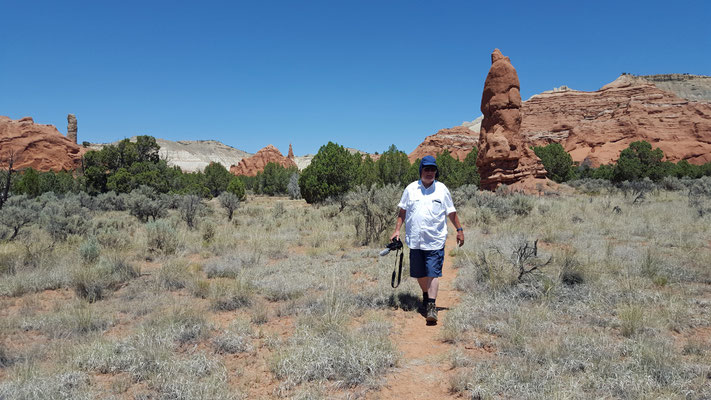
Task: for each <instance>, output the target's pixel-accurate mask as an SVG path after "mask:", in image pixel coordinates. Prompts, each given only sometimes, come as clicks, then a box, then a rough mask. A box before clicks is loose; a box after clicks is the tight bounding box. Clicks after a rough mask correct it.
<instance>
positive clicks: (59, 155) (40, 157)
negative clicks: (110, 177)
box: [0, 116, 86, 171]
mask: <svg viewBox="0 0 711 400" xmlns="http://www.w3.org/2000/svg"><path fill="white" fill-rule="evenodd" d="M85 151H86V150H85V149H83V148H82V147H80V146H77V144H76V143H73V142H72V141H71V140H69V139H68V138H67V137H65V136H64V135H62V134H61V133H60V132H59V131H58V130H57V128H56V127H54V126H53V125H41V124H35V123H34V120H33V119H32V118H31V117H24V118H22V119H19V120H13V119H10V118H8V117H3V116H0V160H1V161H3V162H2V164H0V168H2V167H6V166H7V165H6V164H5V160H6V159H7V157H8V156H9V155H10V153H13V154H14V157H15V165H14V168H15V169H17V170H21V169H23V168H28V167H32V168H34V169H36V170H38V171H50V170H52V171H62V170H67V171H71V170H74V169H76V168H77V167H79V166H80V165H81V157H82V155H83V154H84V152H85Z"/></svg>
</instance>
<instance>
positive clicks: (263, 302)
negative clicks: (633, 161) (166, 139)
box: [0, 178, 711, 400]
mask: <svg viewBox="0 0 711 400" xmlns="http://www.w3.org/2000/svg"><path fill="white" fill-rule="evenodd" d="M694 184H696V185H707V186H708V187H711V181H710V180H708V178H704V179H701V180H697V181H679V180H674V181H672V180H666V181H665V184H660V185H656V186H654V185H653V187H641V186H634V187H633V186H630V187H623V188H614V187H612V186H610V185H609V184H602V183H600V182H586V183H584V184H580V185H577V186H576V187H575V188H573V187H568V186H564V185H563V186H561V187H560V188H558V189H556V190H551V191H550V192H541V193H540V194H539V195H537V196H529V195H523V194H516V193H506V191H505V190H503V191H499V192H497V193H490V192H482V191H478V190H477V189H476V188H475V187H467V186H465V187H462V188H459V189H457V190H455V191H453V195H454V199H455V206H456V207H457V209H458V213H459V216H460V219H461V221H462V224H463V226H464V229H465V235H466V243H465V245H464V246H463V247H461V248H456V247H455V244H454V240H453V238H454V229H453V227H452V226H451V225H450V237H449V239H448V242H447V247H446V254H447V255H446V260H445V266H444V277H443V279H442V284H441V292H440V296H439V298H438V301H437V305H438V306H439V307H440V312H439V315H440V320H439V324H438V325H436V326H426V325H425V320H424V318H423V317H422V316H421V315H420V314H419V312H418V310H417V308H418V304H419V301H420V296H421V292H420V290H419V287H418V286H417V284H416V282H414V280H413V279H408V278H406V276H407V275H408V270H407V269H408V268H407V261H406V262H405V268H404V271H403V275H404V277H403V282H402V284H401V285H400V287H398V288H397V289H392V288H391V287H390V274H391V272H392V269H393V264H394V262H395V256H394V255H393V254H389V255H387V256H384V257H379V256H378V252H379V251H380V250H381V249H382V248H383V247H384V245H385V243H386V242H387V239H388V236H389V235H390V233H391V232H392V229H393V227H394V220H395V214H394V213H390V214H387V213H386V214H385V216H383V217H382V218H381V219H379V220H378V219H377V218H376V219H371V220H370V222H368V221H366V219H364V214H363V213H362V210H363V208H359V207H358V206H355V205H354V204H355V202H356V200H358V199H355V200H354V199H353V198H350V199H348V198H346V199H343V200H341V201H334V202H331V203H329V204H325V205H321V206H312V205H307V204H306V203H305V202H304V201H303V200H290V199H288V198H282V197H256V196H250V197H248V198H247V200H246V201H244V202H242V203H241V204H240V206H239V208H237V209H236V210H235V211H234V216H233V218H232V220H228V218H227V216H226V214H225V211H224V209H223V208H222V207H221V205H220V203H219V202H218V201H217V199H213V200H211V201H209V202H204V204H203V203H201V204H200V205H199V206H198V207H196V211H195V219H194V221H192V222H191V224H192V225H193V227H192V228H191V227H190V226H189V224H188V223H186V220H187V219H186V216H187V214H186V208H185V207H184V205H185V204H186V203H185V201H183V200H184V199H181V198H178V199H174V204H173V205H172V206H171V207H170V208H171V209H170V210H169V211H168V213H167V215H166V216H165V217H163V218H158V219H157V220H155V221H154V220H152V219H148V221H147V222H144V221H142V220H141V219H139V218H137V217H136V216H134V215H131V214H130V213H129V211H127V210H121V209H122V207H121V205H120V202H121V199H120V198H118V197H116V198H112V199H110V198H109V197H108V196H104V197H101V198H94V199H87V198H86V196H77V195H69V196H67V197H66V198H64V199H56V198H51V197H50V196H48V195H43V196H40V197H39V198H38V199H36V200H27V202H34V203H32V205H29V204H30V203H27V204H25V205H24V206H23V207H26V208H28V209H33V210H36V211H37V212H39V210H40V209H42V208H43V207H58V208H57V209H56V210H55V212H54V213H53V215H60V216H62V218H64V219H61V218H54V219H52V218H50V219H39V220H38V221H39V222H37V223H35V224H28V225H26V226H23V227H21V229H19V231H18V233H17V235H16V236H15V237H14V238H13V239H12V240H5V241H4V242H2V243H0V399H3V400H5V399H7V400H10V399H93V398H102V399H281V398H288V399H332V398H333V399H358V398H362V399H403V398H408V399H433V398H437V399H441V398H453V399H455V398H456V399H460V398H463V399H499V398H502V399H521V398H528V399H551V398H555V399H589V398H610V399H612V398H621V399H637V398H646V399H652V398H654V399H657V398H665V399H707V398H711V350H709V349H710V348H711V223H710V222H711V220H710V218H711V216H710V215H711V212H710V211H711V198H708V197H704V196H701V197H698V196H697V197H691V196H690V195H689V193H690V191H689V186H690V185H694ZM373 190H375V191H376V194H377V196H376V197H375V198H377V201H378V202H380V204H384V205H386V206H382V207H381V208H386V209H387V208H388V207H394V206H395V205H396V204H397V200H398V199H399V196H400V193H401V189H396V188H395V189H394V188H387V187H386V188H381V189H373ZM708 192H711V191H708ZM349 201H350V202H351V203H349ZM371 206H373V207H378V204H375V205H373V204H371ZM123 208H125V207H123ZM187 212H188V213H189V212H190V211H189V210H188V211H187ZM368 224H370V225H372V226H373V227H374V229H375V231H374V232H375V233H374V234H375V235H376V236H377V240H374V241H368V240H364V237H363V235H364V232H366V231H367V230H365V229H364V226H365V225H368ZM6 236H9V235H6ZM364 242H370V243H369V244H368V245H363V243H364ZM405 259H406V260H407V257H405Z"/></svg>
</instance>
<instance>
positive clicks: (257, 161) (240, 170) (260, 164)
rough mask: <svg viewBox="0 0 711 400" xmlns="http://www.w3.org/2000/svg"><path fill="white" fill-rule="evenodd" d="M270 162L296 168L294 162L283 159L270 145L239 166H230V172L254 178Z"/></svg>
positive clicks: (244, 160) (289, 159) (241, 162)
mask: <svg viewBox="0 0 711 400" xmlns="http://www.w3.org/2000/svg"><path fill="white" fill-rule="evenodd" d="M292 154H293V153H292ZM270 162H273V163H277V164H279V165H281V166H283V167H285V168H289V167H296V163H295V162H294V160H292V159H291V158H287V157H284V156H283V155H282V154H281V152H279V150H278V149H277V148H276V147H274V146H272V145H271V144H270V145H268V146H267V147H265V148H263V149H261V150H259V151H258V152H256V153H255V154H254V155H253V156H251V157H247V158H243V159H242V160H240V162H239V164H237V165H233V166H231V167H230V172H231V173H232V174H234V175H246V176H255V175H257V173H259V172H261V171H264V167H266V166H267V164H268V163H270Z"/></svg>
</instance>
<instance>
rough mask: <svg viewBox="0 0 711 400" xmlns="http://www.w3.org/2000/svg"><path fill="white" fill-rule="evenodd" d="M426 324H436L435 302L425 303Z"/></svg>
mask: <svg viewBox="0 0 711 400" xmlns="http://www.w3.org/2000/svg"><path fill="white" fill-rule="evenodd" d="M426 319H427V325H437V306H435V303H428V304H427V317H426Z"/></svg>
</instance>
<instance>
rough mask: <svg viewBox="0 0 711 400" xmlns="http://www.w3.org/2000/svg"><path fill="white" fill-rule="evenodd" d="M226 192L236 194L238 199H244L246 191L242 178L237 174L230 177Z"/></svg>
mask: <svg viewBox="0 0 711 400" xmlns="http://www.w3.org/2000/svg"><path fill="white" fill-rule="evenodd" d="M227 192H228V193H232V194H233V195H235V196H237V199H238V200H239V201H244V199H245V197H246V192H245V187H244V182H243V181H242V179H241V178H240V177H237V176H235V177H233V178H231V179H230V183H229V184H228V185H227Z"/></svg>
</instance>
